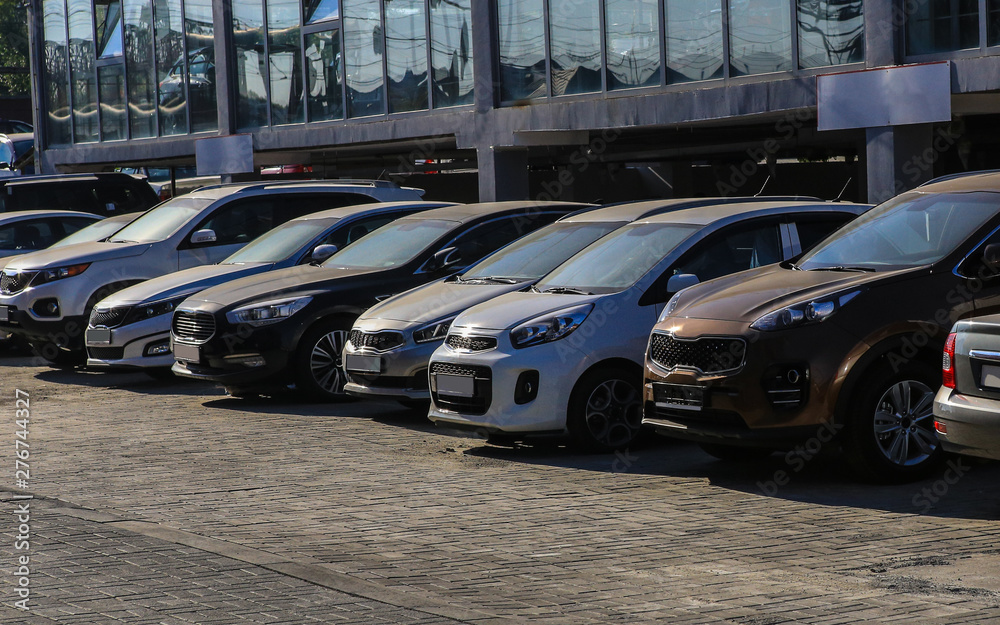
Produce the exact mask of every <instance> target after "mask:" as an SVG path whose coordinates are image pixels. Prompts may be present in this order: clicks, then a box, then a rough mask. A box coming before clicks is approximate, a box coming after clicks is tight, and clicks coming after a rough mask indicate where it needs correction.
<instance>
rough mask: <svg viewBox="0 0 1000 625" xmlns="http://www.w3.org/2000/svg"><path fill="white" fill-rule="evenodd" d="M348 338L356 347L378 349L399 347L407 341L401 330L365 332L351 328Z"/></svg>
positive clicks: (352, 345)
mask: <svg viewBox="0 0 1000 625" xmlns="http://www.w3.org/2000/svg"><path fill="white" fill-rule="evenodd" d="M348 340H349V341H350V342H351V347H353V348H354V349H361V348H363V347H368V348H371V349H374V350H377V351H385V350H387V349H392V348H393V347H399V346H400V345H402V344H403V343H404V342H405V341H404V340H403V335H402V334H400V333H399V332H363V331H361V330H351V334H350V336H349V337H348Z"/></svg>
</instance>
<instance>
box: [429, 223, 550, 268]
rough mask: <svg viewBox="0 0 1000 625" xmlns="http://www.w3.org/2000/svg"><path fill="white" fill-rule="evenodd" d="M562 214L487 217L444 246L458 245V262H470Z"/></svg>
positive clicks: (462, 263) (467, 264)
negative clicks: (488, 219)
mask: <svg viewBox="0 0 1000 625" xmlns="http://www.w3.org/2000/svg"><path fill="white" fill-rule="evenodd" d="M561 216H562V215H561V214H557V213H538V214H534V215H530V216H525V215H513V216H511V217H504V218H502V219H496V220H493V221H488V222H486V223H484V224H480V225H478V226H476V227H474V228H472V229H471V230H468V231H467V232H465V233H463V234H461V235H459V236H458V237H457V238H456V239H455V240H454V241H452V242H451V243H449V244H448V245H447V247H457V248H458V252H459V254H461V257H462V262H461V263H460V264H461V265H462V266H469V265H471V264H472V263H475V262H477V261H479V260H481V259H483V258H485V257H486V256H488V255H490V254H492V253H493V252H495V251H497V250H498V249H500V248H501V247H503V246H505V245H507V244H508V243H510V242H512V241H514V240H516V239H519V238H521V237H523V236H524V235H526V234H528V233H529V232H533V231H535V230H537V229H538V228H541V227H542V226H545V225H548V224H550V223H552V222H553V221H555V220H556V219H558V218H559V217H561Z"/></svg>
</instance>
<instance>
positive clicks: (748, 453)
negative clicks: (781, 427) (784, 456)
mask: <svg viewBox="0 0 1000 625" xmlns="http://www.w3.org/2000/svg"><path fill="white" fill-rule="evenodd" d="M698 446H699V447H701V450H702V451H704V452H705V453H706V454H708V455H709V456H712V457H713V458H717V459H718V460H722V461H724V462H757V461H760V460H763V459H764V458H767V457H768V456H770V455H771V454H773V453H774V450H773V449H767V448H764V447H734V446H732V445H719V444H717V443H699V444H698Z"/></svg>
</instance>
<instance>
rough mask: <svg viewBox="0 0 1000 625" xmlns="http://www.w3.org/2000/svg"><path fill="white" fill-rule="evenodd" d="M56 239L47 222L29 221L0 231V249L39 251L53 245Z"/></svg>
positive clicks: (5, 227)
mask: <svg viewBox="0 0 1000 625" xmlns="http://www.w3.org/2000/svg"><path fill="white" fill-rule="evenodd" d="M57 238H58V237H57V236H56V234H55V233H54V231H53V229H52V226H51V224H49V223H48V220H46V219H31V220H27V221H20V222H18V223H15V224H10V225H8V226H4V227H3V228H2V229H0V248H3V249H6V250H40V249H43V248H46V247H48V246H50V245H52V244H53V243H55V242H56V239H57Z"/></svg>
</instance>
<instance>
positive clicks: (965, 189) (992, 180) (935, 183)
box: [915, 170, 1000, 193]
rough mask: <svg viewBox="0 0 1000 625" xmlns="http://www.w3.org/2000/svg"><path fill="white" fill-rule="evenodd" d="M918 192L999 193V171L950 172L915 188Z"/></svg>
mask: <svg viewBox="0 0 1000 625" xmlns="http://www.w3.org/2000/svg"><path fill="white" fill-rule="evenodd" d="M915 191H918V192H920V193H973V192H976V191H986V192H993V193H1000V171H997V170H993V171H980V172H969V173H963V174H952V175H949V176H942V177H940V178H935V179H934V180H931V181H930V182H926V183H924V184H922V185H920V186H919V187H917V188H916V189H915Z"/></svg>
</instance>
